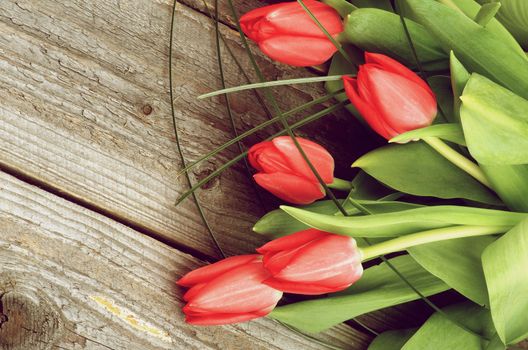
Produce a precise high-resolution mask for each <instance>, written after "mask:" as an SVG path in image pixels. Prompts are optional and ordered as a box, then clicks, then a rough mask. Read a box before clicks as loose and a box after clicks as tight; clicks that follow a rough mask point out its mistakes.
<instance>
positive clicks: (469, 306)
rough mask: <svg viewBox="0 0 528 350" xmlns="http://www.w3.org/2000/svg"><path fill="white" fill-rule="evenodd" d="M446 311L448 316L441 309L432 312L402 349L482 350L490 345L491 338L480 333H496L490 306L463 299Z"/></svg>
mask: <svg viewBox="0 0 528 350" xmlns="http://www.w3.org/2000/svg"><path fill="white" fill-rule="evenodd" d="M443 311H444V312H445V314H446V315H448V317H449V318H448V317H446V316H444V315H443V314H440V313H438V312H437V313H435V314H433V315H432V316H431V317H430V318H429V319H428V320H427V321H426V322H425V323H424V324H423V325H422V327H420V328H419V329H418V330H417V331H416V333H415V334H414V335H413V336H412V337H411V338H410V339H409V341H407V343H405V345H404V346H403V347H402V350H423V349H464V350H481V349H482V348H483V347H484V346H486V345H487V343H488V342H487V341H486V340H485V339H484V338H483V337H481V336H479V334H483V335H484V336H485V337H489V336H490V334H492V333H493V325H492V323H491V317H490V314H489V310H486V309H484V308H482V307H479V306H478V305H475V304H473V303H462V304H457V305H453V306H450V307H447V308H445V309H443ZM451 320H454V321H455V322H457V323H458V324H462V325H463V326H464V327H466V328H467V329H464V328H462V327H460V326H459V325H458V324H457V323H455V322H453V321H451Z"/></svg>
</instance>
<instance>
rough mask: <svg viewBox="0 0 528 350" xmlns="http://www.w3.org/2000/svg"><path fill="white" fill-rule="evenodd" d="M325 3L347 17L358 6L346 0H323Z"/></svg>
mask: <svg viewBox="0 0 528 350" xmlns="http://www.w3.org/2000/svg"><path fill="white" fill-rule="evenodd" d="M323 2H324V3H325V4H327V5H328V6H331V7H332V8H334V10H336V11H337V12H339V15H340V16H341V17H343V18H345V17H346V16H347V15H348V14H349V13H350V12H352V11H354V10H357V7H356V6H354V5H352V4H351V3H349V2H348V1H346V0H323Z"/></svg>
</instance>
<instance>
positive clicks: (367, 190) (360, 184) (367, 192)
mask: <svg viewBox="0 0 528 350" xmlns="http://www.w3.org/2000/svg"><path fill="white" fill-rule="evenodd" d="M391 193H393V191H392V190H391V189H389V188H388V187H386V186H385V185H383V184H381V183H380V182H379V181H377V180H376V179H375V178H373V177H372V176H370V175H369V174H367V173H366V172H364V171H363V170H361V171H360V172H359V173H358V174H357V175H356V176H355V177H354V179H353V180H352V190H351V191H350V193H349V196H350V197H352V198H354V199H366V200H378V199H380V198H383V197H386V196H388V195H389V194H391Z"/></svg>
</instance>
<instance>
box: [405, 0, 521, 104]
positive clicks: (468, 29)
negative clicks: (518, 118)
mask: <svg viewBox="0 0 528 350" xmlns="http://www.w3.org/2000/svg"><path fill="white" fill-rule="evenodd" d="M405 3H406V4H407V9H409V10H410V11H411V13H412V17H413V18H414V19H415V20H416V21H417V22H419V23H420V24H422V25H423V26H424V27H425V28H426V29H427V30H428V31H429V32H430V33H431V34H432V35H433V36H434V37H436V38H437V39H438V41H439V43H440V44H441V45H442V47H443V48H444V51H445V52H450V51H451V50H453V52H454V53H455V54H456V56H457V58H458V59H459V60H460V62H462V64H463V65H464V66H465V67H466V68H467V69H468V71H470V72H477V73H479V74H482V75H485V76H487V77H489V78H491V79H492V80H494V81H496V82H498V83H500V84H501V85H503V86H505V87H507V88H508V89H510V90H512V91H513V92H515V93H516V94H519V95H520V96H522V97H524V98H528V59H527V58H526V55H524V53H521V52H520V51H519V50H516V49H515V48H514V47H512V45H511V43H510V42H509V41H507V40H505V38H504V37H503V36H502V35H498V34H497V33H496V32H494V31H493V30H492V29H490V28H489V26H488V27H482V26H480V25H478V24H477V23H475V22H474V21H473V20H472V19H470V18H469V17H467V16H466V15H465V14H464V13H462V12H460V11H459V10H456V9H453V8H450V7H448V6H446V5H443V4H441V3H438V2H436V1H434V0H405ZM521 51H522V50H521ZM499 53H500V54H499Z"/></svg>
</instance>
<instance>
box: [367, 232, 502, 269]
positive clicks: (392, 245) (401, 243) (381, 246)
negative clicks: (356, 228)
mask: <svg viewBox="0 0 528 350" xmlns="http://www.w3.org/2000/svg"><path fill="white" fill-rule="evenodd" d="M509 229H511V226H454V227H453V226H452V227H444V228H438V229H434V230H428V231H422V232H417V233H412V234H409V235H405V236H401V237H398V238H395V239H391V240H389V241H385V242H381V243H378V244H375V245H371V246H369V247H365V248H362V249H361V252H362V261H366V260H370V259H373V258H375V257H378V256H380V255H386V254H389V253H394V252H398V251H401V250H405V249H408V248H410V247H414V246H417V245H420V244H426V243H433V242H438V241H445V240H448V239H455V238H464V237H475V236H485V235H492V234H498V233H504V232H506V231H508V230H509Z"/></svg>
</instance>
